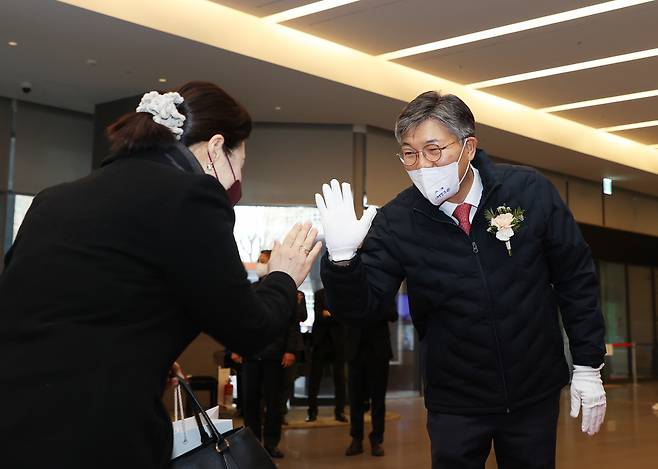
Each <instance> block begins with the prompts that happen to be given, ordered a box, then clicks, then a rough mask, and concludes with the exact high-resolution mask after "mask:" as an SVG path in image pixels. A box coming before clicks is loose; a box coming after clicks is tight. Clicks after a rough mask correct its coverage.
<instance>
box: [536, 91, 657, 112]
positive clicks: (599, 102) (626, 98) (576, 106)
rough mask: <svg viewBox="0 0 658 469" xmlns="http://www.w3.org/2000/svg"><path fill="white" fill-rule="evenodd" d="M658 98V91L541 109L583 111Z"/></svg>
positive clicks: (545, 110) (549, 110)
mask: <svg viewBox="0 0 658 469" xmlns="http://www.w3.org/2000/svg"><path fill="white" fill-rule="evenodd" d="M656 96H658V90H651V91H640V92H639V93H630V94H620V95H618V96H608V97H607V98H599V99H590V100H588V101H578V102H576V103H568V104H560V105H559V106H551V107H545V108H543V109H540V111H544V112H562V111H571V110H572V109H582V108H584V107H594V106H602V105H604V104H614V103H623V102H624V101H633V100H635V99H646V98H654V97H656Z"/></svg>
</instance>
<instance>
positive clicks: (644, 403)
mask: <svg viewBox="0 0 658 469" xmlns="http://www.w3.org/2000/svg"><path fill="white" fill-rule="evenodd" d="M607 392H608V413H607V418H606V422H605V424H604V428H603V430H602V432H601V433H600V434H599V435H597V436H595V437H593V438H590V437H588V436H587V435H584V434H582V433H581V432H580V422H577V421H576V420H575V419H572V418H571V417H569V399H568V398H569V395H568V392H567V389H565V391H564V392H563V394H562V407H561V415H560V422H559V427H558V452H557V459H558V463H557V467H558V468H559V469H584V468H603V467H618V468H622V469H656V468H658V411H654V410H652V405H653V404H655V403H656V402H658V383H655V382H653V383H642V384H640V385H638V386H637V387H634V386H633V385H630V384H629V385H622V386H610V387H608V388H607ZM388 408H389V410H392V411H394V412H396V413H398V414H400V415H401V416H402V417H401V419H399V420H396V421H392V422H386V425H387V426H386V441H385V443H384V448H385V449H386V456H385V457H383V458H375V457H373V456H371V455H370V452H369V447H368V445H367V443H366V444H365V450H366V451H365V453H364V454H362V455H359V456H352V457H349V458H348V457H346V456H344V451H345V449H346V448H347V446H348V444H349V442H350V437H349V432H348V430H347V428H344V427H333V428H317V429H309V430H286V431H285V432H284V438H283V441H282V442H281V445H280V448H281V449H282V450H283V452H284V453H285V454H286V457H285V459H283V460H281V461H280V462H279V461H277V464H278V466H279V468H281V469H336V468H337V467H341V468H342V467H344V468H355V469H357V468H377V469H394V468H395V469H400V468H402V469H427V468H429V467H430V457H429V454H430V450H429V440H428V438H427V433H426V431H425V419H426V417H425V410H424V408H423V403H422V400H421V399H418V398H416V399H400V400H390V401H389V402H388ZM366 428H368V427H366ZM486 468H487V469H494V468H496V463H495V461H494V460H493V458H489V461H488V462H487V466H486Z"/></svg>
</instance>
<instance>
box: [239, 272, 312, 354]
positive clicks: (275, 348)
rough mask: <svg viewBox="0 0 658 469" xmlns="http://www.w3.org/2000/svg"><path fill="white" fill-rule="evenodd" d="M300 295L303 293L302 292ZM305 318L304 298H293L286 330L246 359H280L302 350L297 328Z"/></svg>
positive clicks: (300, 335)
mask: <svg viewBox="0 0 658 469" xmlns="http://www.w3.org/2000/svg"><path fill="white" fill-rule="evenodd" d="M265 278H267V277H265ZM260 284H261V280H259V281H258V282H256V283H255V284H254V288H258V287H259V286H260ZM297 293H301V292H297ZM302 295H304V294H303V293H302ZM307 318H308V312H307V311H306V300H305V299H302V301H301V302H300V301H297V298H295V306H294V308H293V310H292V314H291V315H290V322H289V323H288V328H287V329H286V332H285V333H284V334H282V335H281V336H280V337H276V338H275V339H274V340H273V341H272V342H270V343H269V344H268V345H267V346H266V347H265V348H264V349H263V350H262V351H261V352H259V353H257V354H255V355H253V356H251V357H248V359H250V360H275V361H281V359H282V358H283V354H284V353H294V354H295V355H296V354H298V353H300V352H302V351H303V350H304V340H303V337H302V331H301V330H300V328H299V323H300V322H303V321H306V319H307Z"/></svg>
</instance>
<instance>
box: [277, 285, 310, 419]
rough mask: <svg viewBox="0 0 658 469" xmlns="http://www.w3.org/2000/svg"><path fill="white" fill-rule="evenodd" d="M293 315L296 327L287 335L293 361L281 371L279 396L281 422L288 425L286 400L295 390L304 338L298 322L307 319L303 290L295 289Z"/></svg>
mask: <svg viewBox="0 0 658 469" xmlns="http://www.w3.org/2000/svg"><path fill="white" fill-rule="evenodd" d="M295 316H296V318H297V327H296V328H295V331H294V333H292V331H291V334H290V335H289V336H288V337H287V346H286V347H287V349H288V350H294V353H295V357H296V360H295V363H294V364H293V365H292V366H289V367H287V368H284V371H283V374H284V376H283V394H282V396H281V397H282V398H281V412H282V413H283V424H284V425H288V422H287V420H286V415H287V414H288V401H289V400H292V398H293V397H294V391H295V380H296V379H297V371H298V369H299V367H298V366H297V364H298V363H299V362H300V356H301V354H302V353H303V352H304V338H303V337H302V330H301V326H300V323H302V322H304V321H306V319H308V312H307V310H306V296H305V295H304V292H302V291H300V290H297V304H296V307H295Z"/></svg>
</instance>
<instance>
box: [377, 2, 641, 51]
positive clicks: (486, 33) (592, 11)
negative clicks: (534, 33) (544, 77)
mask: <svg viewBox="0 0 658 469" xmlns="http://www.w3.org/2000/svg"><path fill="white" fill-rule="evenodd" d="M653 1H654V0H613V1H611V2H604V3H599V4H597V5H591V6H587V7H583V8H576V9H575V10H569V11H564V12H562V13H556V14H553V15H548V16H542V17H540V18H533V19H531V20H526V21H520V22H518V23H512V24H508V25H505V26H498V27H496V28H492V29H486V30H483V31H477V32H475V33H469V34H464V35H463V36H456V37H451V38H448V39H443V40H441V41H436V42H430V43H428V44H421V45H418V46H414V47H408V48H406V49H400V50H397V51H394V52H387V53H386V54H382V55H380V56H379V58H381V59H384V60H395V59H400V58H402V57H409V56H411V55H418V54H424V53H426V52H431V51H435V50H440V49H447V48H449V47H455V46H460V45H463V44H469V43H471V42H477V41H484V40H485V39H491V38H494V37H499V36H506V35H508V34H514V33H518V32H521V31H527V30H529V29H537V28H542V27H544V26H549V25H551V24H556V23H564V22H565V21H572V20H576V19H579V18H585V17H587V16H593V15H599V14H601V13H607V12H610V11H615V10H621V9H622V8H628V7H632V6H635V5H640V4H642V3H649V2H653Z"/></svg>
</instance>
